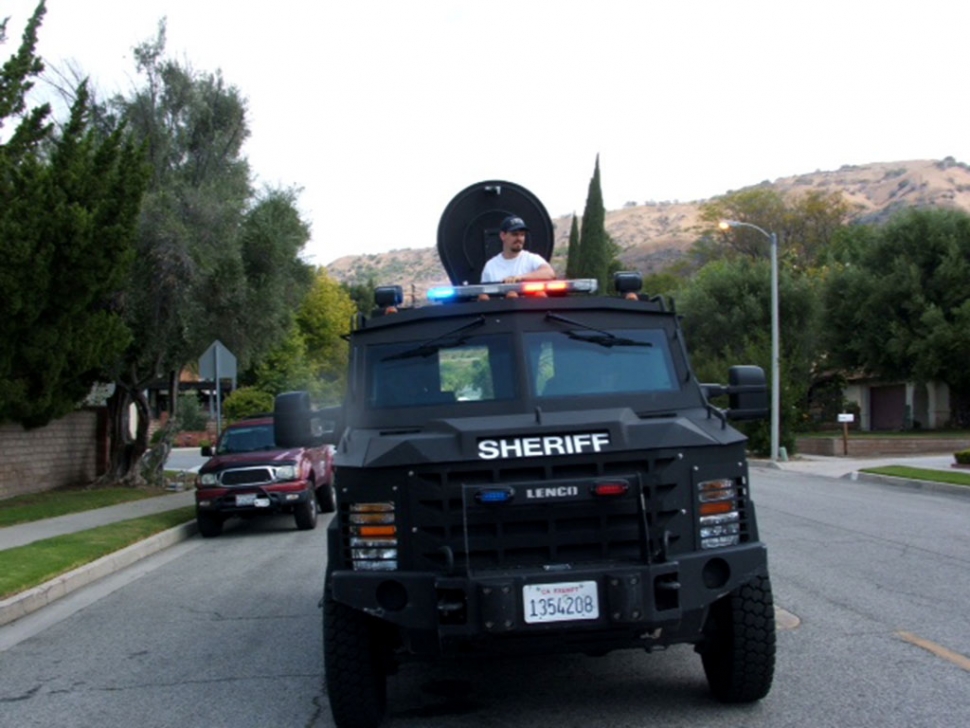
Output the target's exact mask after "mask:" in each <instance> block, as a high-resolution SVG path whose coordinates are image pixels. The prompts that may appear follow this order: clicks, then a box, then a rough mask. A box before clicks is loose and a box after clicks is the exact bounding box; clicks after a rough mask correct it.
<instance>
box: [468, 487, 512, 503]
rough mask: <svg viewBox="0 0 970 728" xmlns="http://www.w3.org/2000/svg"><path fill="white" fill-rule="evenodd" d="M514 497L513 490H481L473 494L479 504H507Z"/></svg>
mask: <svg viewBox="0 0 970 728" xmlns="http://www.w3.org/2000/svg"><path fill="white" fill-rule="evenodd" d="M514 497H515V490H514V489H513V488H483V489H482V490H479V491H477V492H476V493H475V500H476V501H478V502H479V503H489V504H490V503H508V502H509V501H510V500H512V499H513V498H514Z"/></svg>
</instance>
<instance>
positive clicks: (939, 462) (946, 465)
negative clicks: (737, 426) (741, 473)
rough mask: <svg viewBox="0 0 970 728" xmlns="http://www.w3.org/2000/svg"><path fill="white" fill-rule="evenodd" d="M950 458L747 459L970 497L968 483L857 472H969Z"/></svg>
mask: <svg viewBox="0 0 970 728" xmlns="http://www.w3.org/2000/svg"><path fill="white" fill-rule="evenodd" d="M953 462H954V461H953V455H952V454H934V455H919V456H899V455H884V456H882V457H871V458H850V457H841V456H826V455H797V456H795V458H794V459H793V460H786V461H779V462H777V463H772V462H771V461H770V460H763V459H752V460H750V461H749V464H750V465H751V467H752V468H775V469H778V470H784V471H787V472H792V473H805V474H807V475H821V476H823V477H829V478H849V479H851V480H860V481H863V482H869V483H881V484H884V485H893V486H897V487H908V488H912V489H916V490H929V491H935V492H940V493H951V494H954V495H961V496H967V497H970V486H962V485H950V484H948V483H936V482H932V481H925V480H910V479H907V478H894V477H890V476H887V475H875V474H872V473H863V472H860V471H862V470H864V469H866V468H877V467H883V466H887V465H904V466H907V467H911V468H923V469H927V470H941V471H945V472H950V473H952V472H966V473H968V474H970V471H966V470H960V471H958V470H956V469H955V468H953Z"/></svg>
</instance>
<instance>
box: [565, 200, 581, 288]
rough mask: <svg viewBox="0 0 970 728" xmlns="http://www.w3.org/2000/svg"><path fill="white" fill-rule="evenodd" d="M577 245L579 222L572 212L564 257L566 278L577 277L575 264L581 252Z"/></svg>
mask: <svg viewBox="0 0 970 728" xmlns="http://www.w3.org/2000/svg"><path fill="white" fill-rule="evenodd" d="M579 245H580V242H579V222H578V221H577V219H576V215H575V214H573V222H572V225H570V227H569V250H568V257H567V258H566V278H568V279H575V278H578V277H579V276H578V275H576V266H577V265H578V263H579V259H580V257H581V256H582V253H580V251H579Z"/></svg>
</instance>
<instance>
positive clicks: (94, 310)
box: [0, 2, 145, 426]
mask: <svg viewBox="0 0 970 728" xmlns="http://www.w3.org/2000/svg"><path fill="white" fill-rule="evenodd" d="M44 12H45V5H44V3H43V2H41V3H40V4H39V5H38V6H37V10H36V11H35V12H34V15H33V16H32V17H31V19H30V21H29V22H28V24H27V27H26V29H25V31H24V36H23V41H22V43H21V46H20V50H19V51H18V53H17V54H16V55H14V56H13V57H12V58H11V59H10V60H9V61H8V62H7V63H5V64H4V66H3V70H2V74H0V125H2V122H3V121H4V120H5V119H7V118H10V117H11V116H19V117H21V121H20V123H19V124H18V126H17V128H16V130H15V131H14V132H13V134H12V135H11V136H10V138H9V140H8V141H7V142H5V143H3V144H0V199H2V200H3V201H4V202H3V204H2V205H0V246H2V249H0V261H2V265H0V299H2V300H3V301H4V313H5V315H4V316H3V317H2V319H0V419H9V420H14V421H18V422H21V423H22V424H24V425H26V426H36V425H42V424H45V423H47V422H48V421H50V420H51V419H53V418H56V417H60V416H62V415H64V414H66V413H68V412H70V411H71V410H73V409H74V408H75V407H76V406H77V404H78V403H79V402H80V401H81V400H82V399H83V398H84V396H85V395H87V394H88V392H89V391H90V389H91V385H92V384H93V383H94V382H95V381H97V380H98V379H99V377H100V375H101V373H102V369H103V367H104V365H105V363H106V362H108V361H111V360H112V359H113V358H115V357H116V356H118V354H119V353H120V352H121V351H122V350H123V349H124V347H125V346H126V345H127V343H128V341H129V340H130V338H131V336H130V333H129V331H128V329H127V328H126V326H125V322H124V320H123V318H122V316H121V315H120V312H119V304H120V301H121V299H122V296H121V294H122V292H123V290H124V288H125V284H126V277H127V273H128V270H129V268H130V265H131V261H132V256H133V241H134V235H135V229H136V223H137V215H138V206H139V203H140V200H141V196H142V194H143V192H144V189H145V168H144V165H143V161H142V156H141V154H140V152H139V151H138V150H136V148H135V147H134V146H133V145H132V144H131V143H126V142H125V140H124V138H123V136H122V132H121V131H120V130H116V131H115V132H113V133H111V134H109V135H108V136H106V137H105V136H103V135H102V134H101V133H100V131H98V130H96V129H94V128H93V127H92V125H91V123H90V110H91V109H90V104H89V95H88V92H87V86H86V84H83V83H82V84H81V86H80V87H79V88H78V89H77V90H76V95H75V101H74V103H73V105H72V107H71V109H70V116H69V119H68V120H67V122H66V123H65V124H64V125H63V127H62V128H61V130H60V131H59V132H54V130H53V126H52V125H51V124H50V123H49V122H48V116H49V113H50V109H49V107H47V106H46V105H45V106H41V107H37V108H34V109H31V110H29V111H28V110H27V103H26V99H25V94H26V93H27V92H28V91H29V90H30V88H31V87H32V84H33V81H32V79H33V78H34V77H36V76H37V75H38V74H39V73H40V72H41V71H42V69H43V66H42V65H41V63H40V61H39V59H37V58H36V57H35V56H34V47H35V45H36V41H37V32H38V29H39V27H40V24H41V19H42V17H43V15H44ZM5 29H6V21H4V23H3V24H2V26H0V37H2V36H3V32H4V31H5ZM25 271H30V275H25Z"/></svg>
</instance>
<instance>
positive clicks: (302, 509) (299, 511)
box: [293, 489, 317, 531]
mask: <svg viewBox="0 0 970 728" xmlns="http://www.w3.org/2000/svg"><path fill="white" fill-rule="evenodd" d="M293 518H294V520H295V521H296V527H297V528H298V529H300V530H301V531H311V530H313V529H314V528H316V527H317V496H316V494H315V493H314V492H313V489H310V491H309V492H308V493H307V498H306V501H304V502H303V503H297V504H296V509H295V510H294V511H293Z"/></svg>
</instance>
